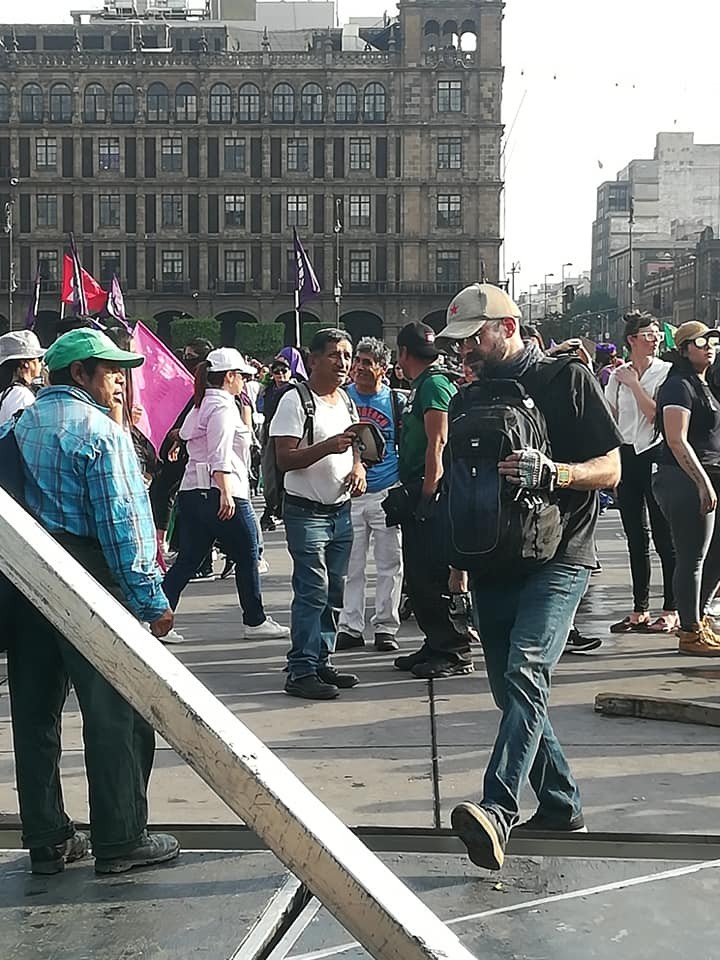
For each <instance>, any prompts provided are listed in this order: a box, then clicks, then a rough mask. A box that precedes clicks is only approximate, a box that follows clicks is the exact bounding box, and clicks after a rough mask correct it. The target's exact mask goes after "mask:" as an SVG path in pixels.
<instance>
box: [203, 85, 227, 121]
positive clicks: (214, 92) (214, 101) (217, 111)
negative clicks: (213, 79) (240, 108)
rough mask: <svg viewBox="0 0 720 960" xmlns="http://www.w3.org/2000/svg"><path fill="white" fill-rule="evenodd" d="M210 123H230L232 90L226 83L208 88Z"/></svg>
mask: <svg viewBox="0 0 720 960" xmlns="http://www.w3.org/2000/svg"><path fill="white" fill-rule="evenodd" d="M208 119H209V120H210V123H230V122H231V121H232V90H231V89H230V87H229V86H228V85H227V84H226V83H216V84H215V86H214V87H211V88H210V112H209V115H208Z"/></svg>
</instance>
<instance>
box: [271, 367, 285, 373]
mask: <svg viewBox="0 0 720 960" xmlns="http://www.w3.org/2000/svg"><path fill="white" fill-rule="evenodd" d="M289 372H290V367H285V366H280V367H270V373H289Z"/></svg>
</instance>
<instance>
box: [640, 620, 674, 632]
mask: <svg viewBox="0 0 720 960" xmlns="http://www.w3.org/2000/svg"><path fill="white" fill-rule="evenodd" d="M679 626H680V623H679V621H678V618H677V617H658V618H657V620H653V622H652V623H649V624H647V632H648V633H675V631H676V630H677V628H678V627H679Z"/></svg>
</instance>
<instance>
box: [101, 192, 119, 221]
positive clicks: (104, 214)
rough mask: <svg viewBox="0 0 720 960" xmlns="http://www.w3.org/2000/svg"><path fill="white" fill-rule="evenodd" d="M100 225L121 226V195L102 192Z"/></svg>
mask: <svg viewBox="0 0 720 960" xmlns="http://www.w3.org/2000/svg"><path fill="white" fill-rule="evenodd" d="M100 226H101V227H119V226H120V197H119V196H117V195H116V194H112V193H101V194H100Z"/></svg>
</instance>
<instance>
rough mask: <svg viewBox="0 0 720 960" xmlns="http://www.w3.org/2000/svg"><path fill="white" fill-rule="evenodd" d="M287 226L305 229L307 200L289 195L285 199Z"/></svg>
mask: <svg viewBox="0 0 720 960" xmlns="http://www.w3.org/2000/svg"><path fill="white" fill-rule="evenodd" d="M287 225H288V226H289V227H306V226H307V225H308V198H307V197H306V196H298V195H297V194H291V195H290V196H289V197H288V198H287Z"/></svg>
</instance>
